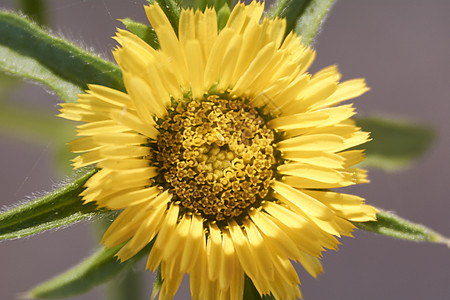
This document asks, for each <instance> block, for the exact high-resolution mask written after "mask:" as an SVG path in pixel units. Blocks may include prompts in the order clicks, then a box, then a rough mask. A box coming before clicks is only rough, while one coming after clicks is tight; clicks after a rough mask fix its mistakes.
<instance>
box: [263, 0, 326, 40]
mask: <svg viewBox="0 0 450 300" xmlns="http://www.w3.org/2000/svg"><path fill="white" fill-rule="evenodd" d="M333 2H334V0H277V1H275V2H274V4H273V6H272V7H271V8H270V9H269V11H268V12H267V15H268V16H269V17H271V18H275V17H279V18H286V25H287V26H286V34H287V33H289V32H291V31H292V30H294V31H295V32H296V33H297V34H298V35H300V36H302V43H303V44H305V45H309V44H311V42H312V41H313V39H314V37H315V35H316V33H317V31H318V29H319V26H320V24H321V23H322V21H323V20H324V18H325V16H326V14H327V13H328V11H329V10H330V8H331V5H332V4H333Z"/></svg>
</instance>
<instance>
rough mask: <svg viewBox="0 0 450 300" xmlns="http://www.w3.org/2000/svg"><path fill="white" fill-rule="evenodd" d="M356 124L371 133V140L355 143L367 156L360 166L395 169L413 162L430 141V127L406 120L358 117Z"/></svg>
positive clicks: (432, 134) (431, 131)
mask: <svg viewBox="0 0 450 300" xmlns="http://www.w3.org/2000/svg"><path fill="white" fill-rule="evenodd" d="M357 124H358V126H361V127H362V129H363V130H364V131H368V132H370V133H371V137H372V139H373V141H371V142H369V143H366V144H364V145H361V146H359V147H358V148H359V149H366V156H367V159H366V160H364V161H363V162H362V163H361V166H365V167H374V168H380V169H384V170H396V169H399V168H403V167H406V166H407V165H408V164H410V163H412V162H414V161H415V160H416V159H417V157H418V156H420V155H421V154H422V153H423V152H424V151H425V150H426V149H427V148H428V147H429V146H430V144H431V142H432V141H433V138H434V132H433V130H432V129H430V128H428V127H426V126H424V125H418V124H414V123H410V122H400V121H393V120H392V119H385V118H376V117H370V118H361V119H358V120H357Z"/></svg>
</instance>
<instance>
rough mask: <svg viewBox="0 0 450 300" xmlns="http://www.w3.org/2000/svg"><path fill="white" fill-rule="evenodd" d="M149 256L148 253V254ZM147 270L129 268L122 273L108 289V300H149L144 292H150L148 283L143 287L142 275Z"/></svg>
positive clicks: (112, 281)
mask: <svg viewBox="0 0 450 300" xmlns="http://www.w3.org/2000/svg"><path fill="white" fill-rule="evenodd" d="M147 254H148V252H147ZM144 272H146V271H145V270H143V269H142V270H135V269H134V268H127V270H124V271H121V272H120V274H118V275H117V276H116V277H115V278H113V279H112V280H111V281H110V282H109V283H108V287H107V289H106V291H107V295H108V297H107V299H108V300H130V299H133V300H139V299H148V297H147V296H145V295H144V291H147V290H148V288H147V287H148V283H147V282H146V283H145V286H143V279H142V277H143V276H142V275H144Z"/></svg>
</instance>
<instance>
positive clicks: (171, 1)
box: [147, 0, 180, 35]
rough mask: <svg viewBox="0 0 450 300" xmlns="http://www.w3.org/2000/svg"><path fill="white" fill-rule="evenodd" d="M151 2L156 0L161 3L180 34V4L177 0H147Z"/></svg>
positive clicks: (174, 28) (175, 29) (176, 31)
mask: <svg viewBox="0 0 450 300" xmlns="http://www.w3.org/2000/svg"><path fill="white" fill-rule="evenodd" d="M147 1H148V3H149V4H154V3H155V2H156V3H158V4H159V6H160V7H161V9H162V10H163V11H164V13H165V14H166V16H167V18H168V19H169V22H170V24H172V27H173V30H174V31H175V33H176V34H177V35H178V23H179V22H180V6H179V5H178V3H177V1H175V0H147Z"/></svg>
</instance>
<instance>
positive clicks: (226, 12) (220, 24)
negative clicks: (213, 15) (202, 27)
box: [217, 4, 231, 30]
mask: <svg viewBox="0 0 450 300" xmlns="http://www.w3.org/2000/svg"><path fill="white" fill-rule="evenodd" d="M230 14H231V10H230V7H229V6H228V5H227V4H225V5H224V6H222V8H221V9H220V10H219V11H218V12H217V29H218V30H222V29H223V28H224V27H225V25H227V22H228V19H229V18H230Z"/></svg>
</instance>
